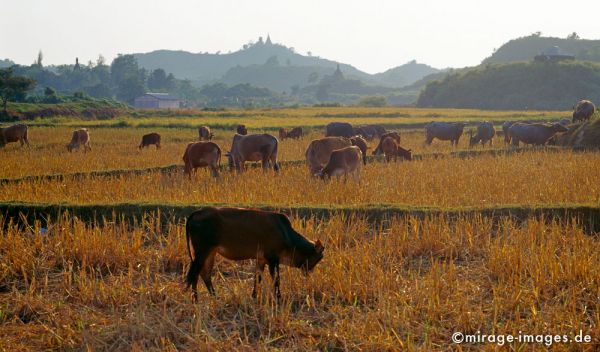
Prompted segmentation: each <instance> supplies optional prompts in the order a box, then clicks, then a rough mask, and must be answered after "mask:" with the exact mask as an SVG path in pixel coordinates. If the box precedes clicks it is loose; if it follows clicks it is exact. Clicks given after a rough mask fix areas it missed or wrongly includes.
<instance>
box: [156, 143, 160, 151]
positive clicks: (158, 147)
mask: <svg viewBox="0 0 600 352" xmlns="http://www.w3.org/2000/svg"><path fill="white" fill-rule="evenodd" d="M159 149H160V142H159V143H156V150H159Z"/></svg>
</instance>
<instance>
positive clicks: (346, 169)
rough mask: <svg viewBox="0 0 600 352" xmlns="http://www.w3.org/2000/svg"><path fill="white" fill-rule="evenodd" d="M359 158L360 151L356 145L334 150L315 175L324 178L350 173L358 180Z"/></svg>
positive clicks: (360, 157) (360, 156) (360, 155)
mask: <svg viewBox="0 0 600 352" xmlns="http://www.w3.org/2000/svg"><path fill="white" fill-rule="evenodd" d="M360 159H362V152H361V151H360V149H359V148H358V147H356V146H351V147H346V148H343V149H338V150H334V151H333V152H332V153H331V157H330V158H329V162H328V163H327V165H325V167H324V168H323V170H321V171H320V172H319V173H318V174H317V175H315V176H319V177H321V178H323V179H324V178H326V177H329V178H331V177H333V176H337V177H340V176H347V175H348V174H352V175H353V177H354V179H355V180H356V181H358V180H359V179H360V164H361V163H360Z"/></svg>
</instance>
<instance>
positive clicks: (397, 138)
mask: <svg viewBox="0 0 600 352" xmlns="http://www.w3.org/2000/svg"><path fill="white" fill-rule="evenodd" d="M387 137H392V138H393V139H394V140H395V141H396V144H398V145H400V133H398V132H395V131H392V132H387V133H384V134H382V135H381V137H380V138H379V143H378V144H377V147H376V148H375V150H374V151H373V155H380V154H383V150H382V149H381V142H383V140H384V139H386V138H387Z"/></svg>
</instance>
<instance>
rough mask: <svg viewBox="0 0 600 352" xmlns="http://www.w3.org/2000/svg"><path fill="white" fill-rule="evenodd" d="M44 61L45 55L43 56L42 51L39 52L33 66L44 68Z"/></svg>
mask: <svg viewBox="0 0 600 352" xmlns="http://www.w3.org/2000/svg"><path fill="white" fill-rule="evenodd" d="M43 60H44V54H42V51H41V50H40V51H39V52H38V56H37V59H36V60H35V61H34V62H33V65H34V66H38V67H42V66H43V64H42V61H43Z"/></svg>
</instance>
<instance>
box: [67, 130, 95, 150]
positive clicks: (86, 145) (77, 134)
mask: <svg viewBox="0 0 600 352" xmlns="http://www.w3.org/2000/svg"><path fill="white" fill-rule="evenodd" d="M80 146H83V152H84V153H85V152H87V151H88V150H92V146H91V145H90V133H89V131H88V130H87V128H81V129H78V130H76V131H73V136H71V142H69V144H67V150H68V151H69V153H70V152H72V151H73V150H74V149H77V148H79V147H80Z"/></svg>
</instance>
